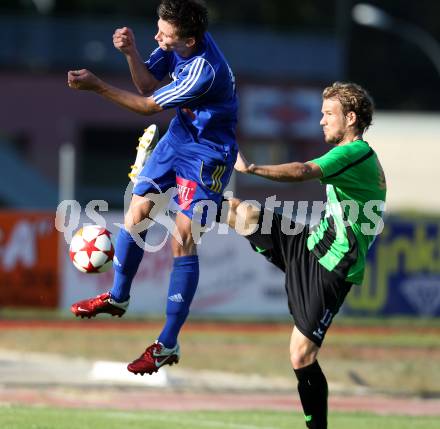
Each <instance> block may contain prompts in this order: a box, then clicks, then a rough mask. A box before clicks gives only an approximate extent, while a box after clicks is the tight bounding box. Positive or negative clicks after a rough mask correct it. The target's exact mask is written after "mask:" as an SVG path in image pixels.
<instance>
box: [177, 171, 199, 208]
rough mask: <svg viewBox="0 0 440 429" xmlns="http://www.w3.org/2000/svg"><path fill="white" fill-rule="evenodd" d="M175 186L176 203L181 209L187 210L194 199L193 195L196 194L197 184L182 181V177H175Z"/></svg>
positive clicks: (185, 180) (190, 181) (186, 180)
mask: <svg viewBox="0 0 440 429" xmlns="http://www.w3.org/2000/svg"><path fill="white" fill-rule="evenodd" d="M176 184H177V201H178V204H179V206H180V208H182V209H187V208H188V207H189V206H190V205H191V203H192V201H193V198H194V194H195V193H196V189H197V183H196V182H194V181H192V180H188V179H184V178H183V177H179V176H177V177H176Z"/></svg>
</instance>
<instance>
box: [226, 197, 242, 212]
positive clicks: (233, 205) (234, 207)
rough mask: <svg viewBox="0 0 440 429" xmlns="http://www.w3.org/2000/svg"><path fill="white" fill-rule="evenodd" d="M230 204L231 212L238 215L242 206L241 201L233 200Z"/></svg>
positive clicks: (230, 200)
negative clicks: (238, 209)
mask: <svg viewBox="0 0 440 429" xmlns="http://www.w3.org/2000/svg"><path fill="white" fill-rule="evenodd" d="M228 203H229V212H232V213H234V214H236V213H237V208H238V206H239V205H240V203H241V200H239V199H238V198H231V199H229V200H228Z"/></svg>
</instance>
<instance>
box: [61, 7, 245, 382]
mask: <svg viewBox="0 0 440 429" xmlns="http://www.w3.org/2000/svg"><path fill="white" fill-rule="evenodd" d="M157 11H158V16H159V20H158V32H157V34H156V36H155V39H156V41H157V42H158V45H159V47H158V48H157V49H156V50H154V51H153V52H152V54H151V56H150V58H149V59H148V61H146V62H145V63H144V62H143V61H142V59H141V57H140V55H139V53H138V50H137V48H136V44H135V38H134V35H133V33H132V31H131V30H130V29H128V28H126V27H124V28H122V29H118V30H116V32H115V34H114V36H113V43H114V45H115V47H116V48H117V49H119V50H120V51H121V52H122V53H123V54H124V55H125V56H126V59H127V62H128V65H129V68H130V72H131V75H132V79H133V82H134V84H135V86H136V87H137V89H138V91H139V92H140V94H141V95H138V94H134V93H131V92H128V91H124V90H121V89H118V88H115V87H113V86H111V85H109V84H108V83H106V82H104V81H103V80H101V79H99V78H98V77H97V76H95V75H94V74H93V73H91V72H90V71H88V70H85V69H83V70H75V71H69V72H68V85H69V86H70V87H71V88H74V89H80V90H88V91H93V92H96V93H97V94H99V95H101V96H103V97H104V98H105V99H107V100H110V101H112V102H115V103H117V104H119V105H120V106H123V107H126V108H128V109H130V110H132V111H134V112H137V113H140V114H143V115H152V114H154V113H157V112H160V111H162V110H165V109H171V108H176V112H177V114H176V116H175V117H174V118H173V120H172V121H171V123H170V125H169V128H168V131H167V133H166V134H165V135H164V136H163V137H162V139H161V140H160V141H159V142H158V144H157V147H156V148H155V149H154V151H153V153H152V155H151V157H150V158H149V159H148V160H147V162H146V164H145V166H144V168H143V170H142V171H141V172H140V173H139V176H138V177H139V178H142V177H144V178H147V179H148V180H139V181H138V182H137V183H136V184H135V186H134V189H133V194H132V199H131V202H130V207H129V209H128V211H127V214H126V216H125V220H124V225H125V229H121V231H120V232H119V235H118V238H117V242H116V248H115V262H114V265H113V266H114V272H115V277H114V283H113V287H112V289H111V290H110V291H109V292H107V293H104V294H101V295H98V296H97V297H94V298H90V299H87V300H84V301H80V302H78V303H75V304H73V305H72V307H71V310H72V312H73V313H74V314H75V315H76V316H81V317H93V316H96V315H97V314H99V313H108V314H111V315H117V316H122V315H123V314H124V313H125V311H126V309H127V306H128V302H129V297H130V287H131V283H132V281H133V278H134V276H135V274H136V272H137V269H138V266H139V264H140V262H141V259H142V257H143V252H144V251H143V248H141V247H140V246H138V245H137V243H136V242H135V240H134V238H133V234H131V232H133V231H136V232H138V231H137V230H136V226H137V225H139V224H141V223H142V222H143V221H145V220H146V219H149V214H150V212H151V210H152V209H153V207H154V202H153V201H152V199H154V198H152V197H150V199H149V198H148V194H150V195H151V193H157V189H156V187H155V185H157V186H159V187H160V190H161V192H165V191H167V190H168V189H171V188H173V187H174V188H176V187H177V190H178V195H177V200H178V201H177V202H178V204H179V206H180V210H179V212H178V213H177V216H176V221H175V222H176V229H177V232H178V235H180V237H181V239H182V240H181V242H180V243H179V241H178V240H176V238H174V237H173V239H172V245H171V246H172V253H173V256H174V263H173V268H172V272H171V276H170V284H169V292H168V300H167V308H166V316H167V317H166V322H165V326H164V328H163V330H162V332H161V333H160V335H159V337H158V339H157V341H156V342H155V343H154V344H152V345H151V346H149V347H147V349H146V350H145V352H144V353H142V355H141V356H140V357H139V358H138V359H136V360H134V361H133V362H132V363H130V364H129V365H128V370H129V371H131V372H133V373H136V374H145V373H149V374H151V373H153V372H156V371H157V370H158V369H159V368H160V367H161V366H163V365H171V364H173V363H177V362H178V361H179V356H180V354H179V345H178V342H177V337H178V334H179V331H180V329H181V327H182V326H183V324H184V322H185V320H186V318H187V316H188V314H189V308H190V304H191V301H192V299H193V297H194V294H195V292H196V288H197V283H198V279H199V261H198V257H197V249H196V244H195V242H194V239H193V236H192V233H191V222H192V218H193V209H194V207H195V205H196V204H197V202H199V201H205V200H210V201H214V202H215V203H216V204H217V205H219V204H221V202H222V193H223V191H224V188H225V186H226V185H227V183H228V181H229V178H230V175H231V173H232V170H233V167H234V163H235V160H236V157H237V151H238V149H237V144H236V139H235V128H236V123H237V98H236V92H235V79H234V75H233V74H232V71H231V69H230V67H229V65H228V63H227V62H226V60H225V58H224V56H223V54H222V53H221V52H220V50H219V48H218V47H217V45H216V44H215V42H214V40H213V39H212V37H211V35H210V34H209V33H208V32H207V31H206V29H207V23H208V14H207V9H206V7H205V6H204V5H203V4H202V3H199V2H198V1H196V0H162V1H161V3H160V5H159V6H158V9H157ZM167 75H169V76H170V77H171V79H172V81H171V83H168V84H165V85H163V86H161V82H162V81H163V80H164V78H165V77H166V76H167ZM150 94H151V95H150ZM145 234H146V231H143V232H142V233H141V234H140V235H141V236H142V237H145ZM173 235H174V234H173Z"/></svg>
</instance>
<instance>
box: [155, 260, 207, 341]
mask: <svg viewBox="0 0 440 429" xmlns="http://www.w3.org/2000/svg"><path fill="white" fill-rule="evenodd" d="M198 282H199V258H198V256H197V255H193V256H180V257H178V258H174V265H173V271H172V272H171V276H170V286H169V289H168V301H167V320H166V323H165V326H164V328H163V330H162V332H161V334H160V335H159V338H158V341H160V342H161V343H162V344H163V345H164V346H165V347H166V348H168V349H170V348H173V347H174V346H175V345H176V343H177V336H178V335H179V332H180V329H181V328H182V326H183V324H184V323H185V320H186V318H187V316H188V314H189V307H190V305H191V302H192V299H193V297H194V294H195V293H196V289H197V284H198Z"/></svg>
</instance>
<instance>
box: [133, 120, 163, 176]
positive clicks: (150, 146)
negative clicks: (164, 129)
mask: <svg viewBox="0 0 440 429" xmlns="http://www.w3.org/2000/svg"><path fill="white" fill-rule="evenodd" d="M158 141H159V129H158V128H157V125H155V124H152V125H150V126H149V127H148V128H146V129H145V130H144V134H142V136H141V137H139V144H138V146H137V147H136V149H137V155H136V160H135V162H134V164H133V165H131V166H130V168H131V171H130V173H128V177H129V178H130V180H131V181H132V182H133V183H136V178H137V176H138V174H139V173H140V172H141V171H142V168H143V167H144V165H145V163H146V162H147V159H148V158H149V157H150V155H151V153H152V152H153V150H154V148H155V147H156V145H157V142H158Z"/></svg>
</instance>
